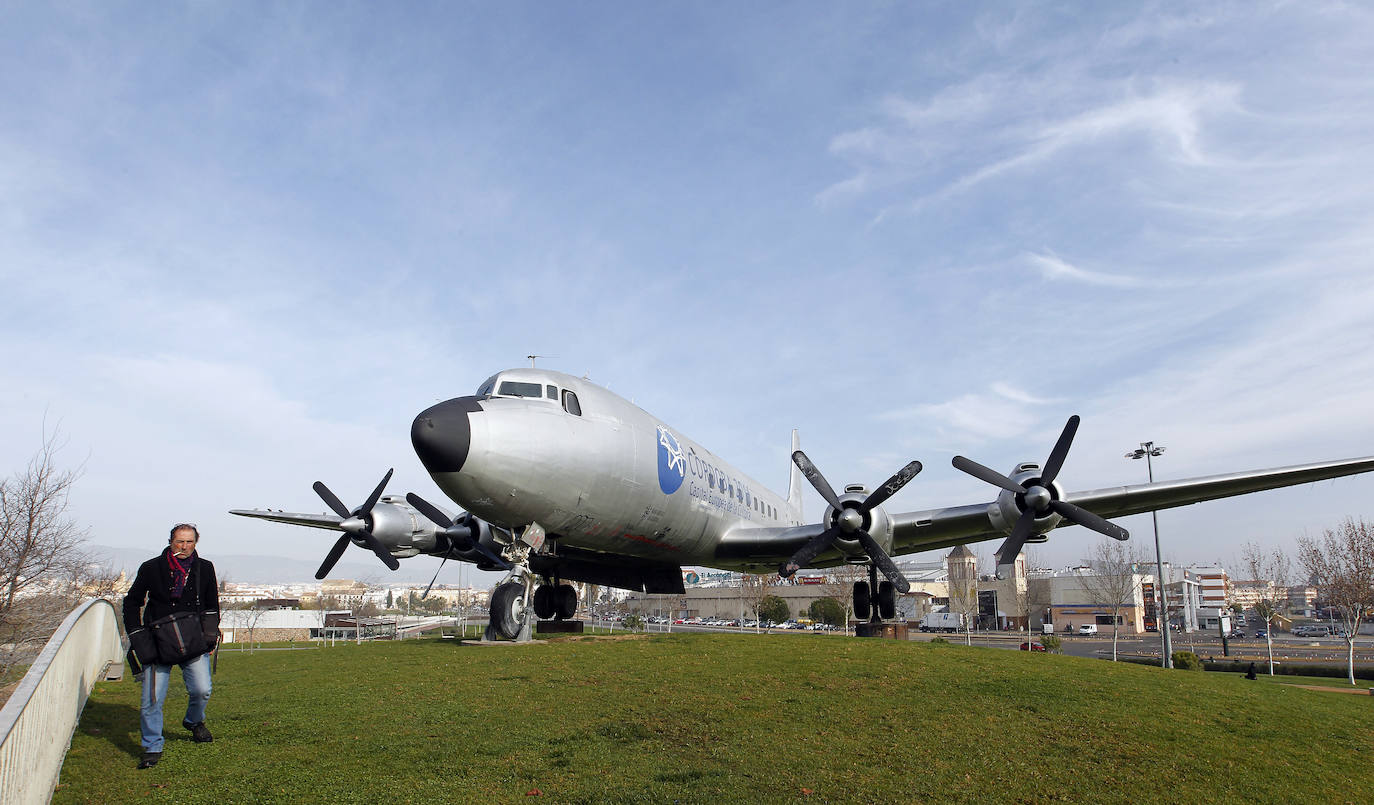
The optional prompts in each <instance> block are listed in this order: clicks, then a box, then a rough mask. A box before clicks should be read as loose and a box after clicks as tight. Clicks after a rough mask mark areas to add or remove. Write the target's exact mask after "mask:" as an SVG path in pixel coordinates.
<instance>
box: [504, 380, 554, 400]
mask: <svg viewBox="0 0 1374 805" xmlns="http://www.w3.org/2000/svg"><path fill="white" fill-rule="evenodd" d="M496 393H497V394H500V395H501V396H502V397H543V396H544V387H543V386H541V385H540V384H538V383H521V382H519V381H516V380H503V381H501V389H500V391H498V392H496Z"/></svg>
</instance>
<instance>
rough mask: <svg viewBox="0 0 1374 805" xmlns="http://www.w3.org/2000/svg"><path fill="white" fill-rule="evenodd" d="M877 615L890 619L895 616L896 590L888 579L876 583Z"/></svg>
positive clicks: (886, 619)
mask: <svg viewBox="0 0 1374 805" xmlns="http://www.w3.org/2000/svg"><path fill="white" fill-rule="evenodd" d="M877 604H878V617H879V618H882V619H883V620H885V621H890V620H892V619H893V618H895V617H897V590H896V588H894V587H893V586H892V582H890V581H882V582H879V583H878V601H877Z"/></svg>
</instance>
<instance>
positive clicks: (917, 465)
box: [859, 461, 921, 514]
mask: <svg viewBox="0 0 1374 805" xmlns="http://www.w3.org/2000/svg"><path fill="white" fill-rule="evenodd" d="M920 471H921V462H919V461H913V462H911V463H910V464H908V465H906V466H905V467H902V468H901V469H900V470H898V471H897V474H896V475H894V476H892V477H891V478H888V479H887V482H886V483H884V484H883V485H882V486H880V487H878V488H877V489H875V490H873V494H871V495H869V496H868V497H866V498H864V502H863V503H861V504H859V512H860V513H861V514H868V513H869V512H871V511H873V509H875V508H877V507H878V506H879V505H881V504H882V503H883V501H885V500H887V499H888V498H890V497H892V496H893V495H895V494H897V491H898V490H899V489H901V488H902V487H904V486H906V485H907V482H908V481H910V480H911V479H912V478H915V477H916V473H918V472H920Z"/></svg>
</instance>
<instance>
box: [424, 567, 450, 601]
mask: <svg viewBox="0 0 1374 805" xmlns="http://www.w3.org/2000/svg"><path fill="white" fill-rule="evenodd" d="M447 561H448V556H445V557H444V558H443V559H441V560H439V570H443V569H444V562H447ZM439 570H436V571H434V578H432V579H430V580H429V586H428V587H426V588H425V592H424V594H423V595H421V596H420V600H421V601H423V600H425V599H426V598H428V597H429V591H430V590H432V589H434V582H436V581H438V580H439Z"/></svg>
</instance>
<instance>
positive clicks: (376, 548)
mask: <svg viewBox="0 0 1374 805" xmlns="http://www.w3.org/2000/svg"><path fill="white" fill-rule="evenodd" d="M359 536H360V537H362V539H363V542H364V543H365V544H366V545H367V547H368V548H371V549H372V552H373V553H375V554H377V558H378V559H380V560H382V561H383V562H384V563H386V566H387V567H389V568H391V569H392V570H400V569H401V562H400V560H398V559H397V558H396V557H394V556H392V555H391V551H388V550H387V549H386V546H385V545H383V544H382V541H381V540H379V539H377V538H376V537H374V536H372V532H371V531H364V532H363V533H362V534H360V535H359Z"/></svg>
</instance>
